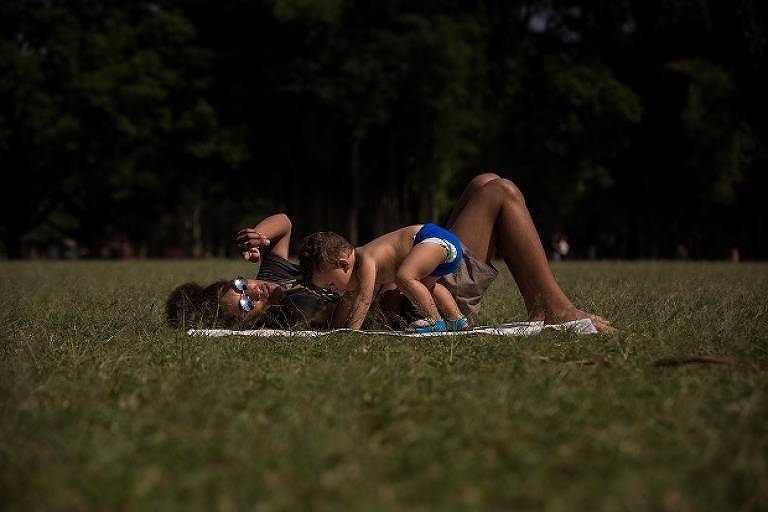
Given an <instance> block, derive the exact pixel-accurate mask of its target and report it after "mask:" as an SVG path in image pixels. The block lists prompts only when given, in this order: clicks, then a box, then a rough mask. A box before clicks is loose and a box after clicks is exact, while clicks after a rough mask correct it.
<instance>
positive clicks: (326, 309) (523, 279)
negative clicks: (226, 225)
mask: <svg viewBox="0 0 768 512" xmlns="http://www.w3.org/2000/svg"><path fill="white" fill-rule="evenodd" d="M444 225H445V227H446V228H448V229H450V231H451V232H452V233H453V234H455V235H456V237H458V239H459V240H460V241H461V246H462V249H463V253H464V257H463V259H462V261H461V265H460V266H459V268H458V269H457V270H456V271H455V272H453V273H452V274H449V275H446V276H442V277H441V278H440V280H439V282H440V283H441V284H442V285H443V286H445V287H446V288H447V289H448V290H449V291H450V292H451V295H453V297H454V298H455V299H456V302H457V304H458V306H459V308H460V310H461V312H462V313H463V314H464V315H467V316H468V317H470V318H471V317H473V316H475V315H476V314H477V313H478V312H479V310H480V301H481V299H482V297H483V295H484V294H485V292H486V290H487V289H488V286H489V285H490V284H491V282H493V280H494V279H495V277H496V275H497V271H496V269H495V268H494V267H493V265H491V263H490V261H491V258H492V257H493V256H494V255H497V256H501V257H502V258H503V259H504V262H505V263H506V264H507V267H508V268H509V271H510V272H511V273H512V276H513V277H514V279H515V282H516V283H517V286H518V289H519V291H520V293H521V295H522V296H523V301H524V302H525V307H526V310H527V312H528V319H529V320H531V321H536V320H543V321H544V322H546V323H562V322H567V321H570V320H578V319H582V318H590V319H591V320H592V323H593V324H594V325H595V327H596V328H597V329H598V330H599V331H600V332H607V333H610V332H615V329H614V328H613V327H611V326H610V322H608V321H607V320H605V319H604V318H602V317H600V316H597V315H594V314H591V313H587V312H584V311H581V310H579V309H577V308H576V307H575V306H574V305H573V304H572V303H571V301H570V300H569V299H568V297H566V296H565V293H563V291H562V289H561V288H560V286H559V285H558V283H557V281H556V280H555V277H554V275H553V274H552V270H551V269H550V266H549V262H548V261H547V257H546V254H545V253H544V248H543V246H542V244H541V240H540V239H539V235H538V233H537V232H536V228H535V226H534V224H533V220H532V219H531V215H530V213H529V212H528V208H527V206H526V204H525V199H524V198H523V194H522V193H521V192H520V189H518V188H517V186H515V185H514V184H513V183H512V182H511V181H509V180H507V179H504V178H501V177H500V176H498V175H496V174H493V173H485V174H480V175H478V176H476V177H475V178H473V179H472V181H470V182H469V184H468V185H467V187H466V188H465V189H464V192H463V193H462V195H461V197H460V198H459V201H458V203H457V204H456V206H455V208H454V210H453V212H452V213H451V216H450V218H449V219H448V221H447V222H446V223H445V224H444ZM290 237H291V222H290V219H289V218H288V217H287V216H286V215H284V214H277V215H272V216H270V217H267V218H266V219H264V220H263V221H261V222H259V223H258V224H257V225H256V226H254V227H253V228H248V229H243V230H241V231H240V232H239V233H238V234H237V243H238V245H239V247H240V249H241V250H242V255H243V258H244V259H245V260H246V261H249V262H252V263H256V262H261V266H260V268H259V272H258V274H257V276H256V279H236V280H235V281H220V282H217V283H213V284H212V285H209V286H208V287H207V288H205V289H203V288H201V287H200V286H199V285H197V284H194V283H187V284H185V285H182V286H180V287H178V288H176V289H175V290H174V291H173V292H172V293H171V295H170V297H169V298H168V301H167V303H166V314H167V318H168V321H169V322H170V323H171V324H172V325H181V326H190V325H199V324H201V323H207V324H211V323H213V322H215V323H216V324H218V325H230V326H232V325H238V326H250V327H254V326H262V325H264V326H268V327H279V328H285V327H289V326H291V325H292V324H295V323H297V321H298V322H301V321H303V322H304V324H305V325H309V326H312V327H315V328H322V327H325V328H327V327H330V326H331V325H333V324H334V323H338V322H339V319H336V320H335V321H334V318H333V317H334V315H333V313H334V311H335V310H336V305H337V304H338V297H337V296H335V295H333V294H328V293H323V292H322V291H319V290H317V289H315V288H313V287H311V286H310V287H305V286H303V285H302V280H301V271H300V269H299V267H298V265H295V264H293V263H291V262H289V261H288V247H289V243H290ZM403 298H404V297H403V296H402V294H401V293H400V292H399V290H397V287H396V285H395V284H394V283H390V284H387V285H385V286H383V287H382V288H381V290H380V291H379V302H380V305H381V307H382V309H383V310H385V311H396V312H398V311H400V310H401V309H400V308H401V307H402V304H403V303H407V302H408V301H407V300H405V301H403V300H402V299H403Z"/></svg>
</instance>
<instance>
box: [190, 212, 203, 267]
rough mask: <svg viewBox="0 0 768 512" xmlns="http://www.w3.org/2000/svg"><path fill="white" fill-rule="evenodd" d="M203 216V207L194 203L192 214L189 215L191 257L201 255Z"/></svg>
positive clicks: (199, 256) (200, 256)
mask: <svg viewBox="0 0 768 512" xmlns="http://www.w3.org/2000/svg"><path fill="white" fill-rule="evenodd" d="M202 217H203V207H202V206H201V205H199V204H196V205H195V206H194V208H192V216H191V217H190V219H189V220H190V229H191V235H192V257H194V258H202V257H203V252H204V251H203V227H202V223H201V219H202Z"/></svg>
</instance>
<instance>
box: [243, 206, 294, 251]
mask: <svg viewBox="0 0 768 512" xmlns="http://www.w3.org/2000/svg"><path fill="white" fill-rule="evenodd" d="M292 227H293V226H292V225H291V219H289V218H288V216H287V215H286V214H284V213H276V214H274V215H270V216H269V217H267V218H265V219H263V220H262V221H261V222H259V223H258V224H256V225H255V226H254V227H252V228H246V229H241V230H240V231H238V232H237V235H236V237H235V242H236V243H237V246H238V248H239V249H240V251H241V253H242V255H243V259H244V260H245V261H250V262H251V263H256V262H257V261H259V259H261V252H260V250H259V247H266V246H270V245H271V246H272V254H274V255H275V256H280V257H281V258H283V259H286V260H287V259H288V249H289V245H290V243H291V228H292Z"/></svg>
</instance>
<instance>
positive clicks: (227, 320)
mask: <svg viewBox="0 0 768 512" xmlns="http://www.w3.org/2000/svg"><path fill="white" fill-rule="evenodd" d="M229 286H231V283H230V282H229V281H216V282H215V283H212V284H210V285H208V286H206V287H205V288H203V287H202V286H200V285H199V284H197V283H184V284H182V285H180V286H177V287H176V288H175V289H174V290H173V291H172V292H171V294H170V295H169V296H168V300H166V301H165V320H166V322H168V324H169V325H171V326H172V327H185V328H190V327H209V328H213V327H223V326H230V325H231V324H233V323H234V318H232V317H231V315H226V314H225V313H224V311H223V310H222V308H221V305H220V300H221V297H222V295H224V293H225V292H226V291H227V290H228V289H229Z"/></svg>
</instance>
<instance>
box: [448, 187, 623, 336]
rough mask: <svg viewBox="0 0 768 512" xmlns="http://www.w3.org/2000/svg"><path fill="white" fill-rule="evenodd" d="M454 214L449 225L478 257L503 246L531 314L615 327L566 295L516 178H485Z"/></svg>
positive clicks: (550, 319)
mask: <svg viewBox="0 0 768 512" xmlns="http://www.w3.org/2000/svg"><path fill="white" fill-rule="evenodd" d="M481 176H483V175H481ZM452 217H454V219H453V220H454V222H453V223H452V224H449V226H448V227H449V228H450V229H451V230H452V231H453V232H454V233H455V234H456V236H458V237H459V239H461V242H462V244H463V245H465V246H466V247H467V248H468V249H469V250H470V252H472V254H473V255H474V256H475V257H476V258H479V259H482V260H485V261H486V262H487V261H489V260H490V257H491V256H492V254H493V250H494V248H497V249H498V250H499V252H500V253H501V255H502V257H503V258H504V261H505V263H506V264H507V267H508V268H509V271H510V272H511V273H512V276H513V277H514V279H515V282H516V283H517V286H518V289H519V290H520V293H521V295H522V296H523V301H524V303H525V307H526V309H527V311H528V318H529V319H530V320H544V321H546V322H562V321H568V320H576V319H580V318H591V319H592V320H593V322H594V323H595V326H596V327H597V328H598V329H599V330H601V331H608V332H612V331H613V330H614V329H613V328H612V327H610V326H609V325H608V322H607V321H606V320H605V319H603V318H601V317H598V316H596V315H592V314H589V313H585V312H583V311H580V310H578V309H577V308H576V307H575V306H574V305H573V304H572V303H571V301H570V300H569V299H568V297H566V296H565V293H563V291H562V289H561V288H560V285H559V284H558V283H557V281H556V280H555V276H554V275H553V274H552V270H551V268H550V266H549V261H548V260H547V256H546V254H545V253H544V247H543V246H542V245H541V239H540V238H539V235H538V233H537V231H536V227H535V226H534V224H533V220H532V219H531V215H530V213H529V212H528V207H527V206H526V204H525V199H524V198H523V194H522V193H521V192H520V189H518V188H517V187H516V186H515V185H514V184H513V183H512V182H511V181H509V180H506V179H503V178H497V179H490V180H488V181H485V183H484V184H482V185H481V186H479V187H477V188H475V189H474V190H473V191H472V192H471V193H470V194H469V196H468V197H467V198H466V201H465V203H464V204H463V205H461V208H457V211H456V212H454V215H453V216H452ZM496 240H498V243H496Z"/></svg>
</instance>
